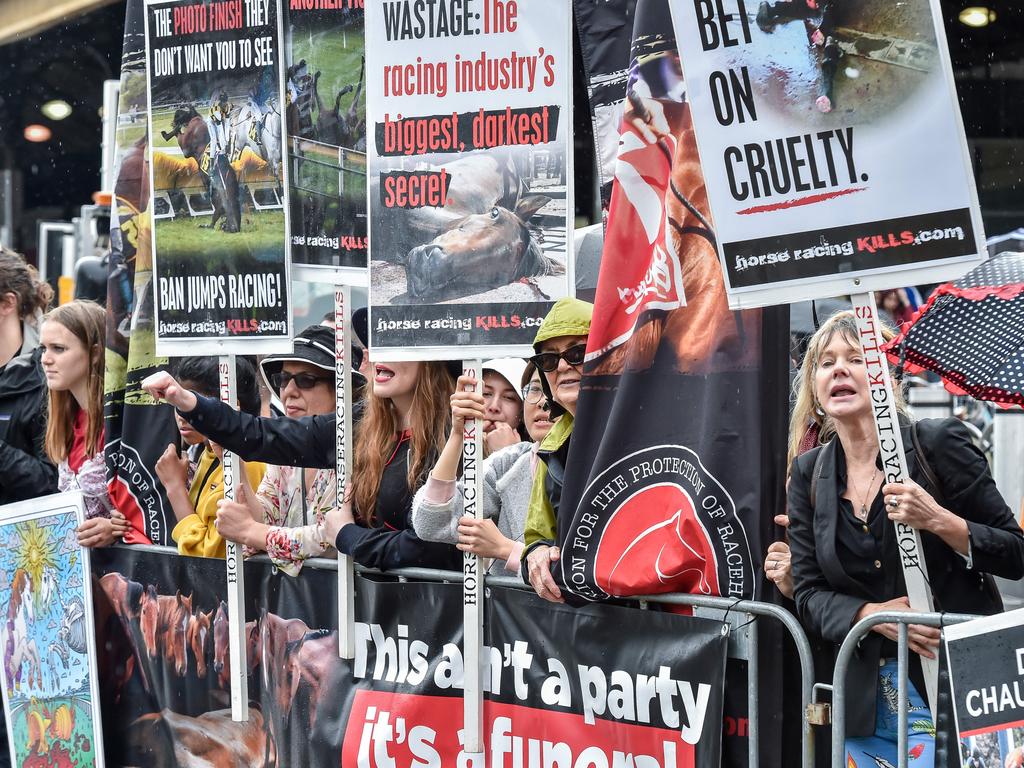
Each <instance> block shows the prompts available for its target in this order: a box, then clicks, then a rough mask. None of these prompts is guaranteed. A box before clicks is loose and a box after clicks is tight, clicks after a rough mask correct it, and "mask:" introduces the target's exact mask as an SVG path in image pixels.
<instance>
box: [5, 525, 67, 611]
mask: <svg viewBox="0 0 1024 768" xmlns="http://www.w3.org/2000/svg"><path fill="white" fill-rule="evenodd" d="M15 530H16V531H17V534H18V541H17V543H16V544H15V553H16V554H15V557H14V562H15V567H16V568H24V569H25V571H27V572H28V575H29V576H31V577H32V584H33V586H34V589H33V590H32V591H33V593H34V597H35V601H36V607H37V608H42V607H43V605H42V603H43V601H44V600H46V598H48V597H52V594H49V593H48V590H45V589H41V587H42V585H43V575H44V574H45V573H46V572H47V571H48V570H51V569H52V570H56V569H57V542H56V541H54V539H53V534H52V533H51V531H50V529H49V528H44V527H43V526H41V525H39V523H38V522H37V521H35V520H28V521H26V522H24V523H21V524H19V525H18V526H17V527H16V529H15ZM51 572H52V571H51Z"/></svg>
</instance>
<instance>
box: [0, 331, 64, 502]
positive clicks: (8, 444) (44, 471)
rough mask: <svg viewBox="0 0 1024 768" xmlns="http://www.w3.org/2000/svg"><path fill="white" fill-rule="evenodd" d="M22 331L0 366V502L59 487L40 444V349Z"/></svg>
mask: <svg viewBox="0 0 1024 768" xmlns="http://www.w3.org/2000/svg"><path fill="white" fill-rule="evenodd" d="M29 333H30V332H29V331H28V330H26V331H24V335H25V337H26V340H25V344H24V345H23V346H22V350H21V352H19V353H18V355H16V356H15V357H14V358H12V359H11V360H10V361H9V362H8V363H7V365H5V366H4V367H3V369H0V504H10V503H11V502H15V501H22V500H24V499H32V498H35V497H36V496H45V495H46V494H48V493H56V492H57V468H56V467H55V466H54V465H53V464H52V463H51V462H50V459H49V458H48V457H47V455H46V449H45V448H44V445H43V443H44V440H45V437H46V397H47V389H46V378H45V377H44V376H43V369H42V366H41V365H40V363H39V360H40V358H41V357H42V350H41V349H39V348H38V347H35V346H34V342H35V337H34V335H33V336H32V337H31V338H29Z"/></svg>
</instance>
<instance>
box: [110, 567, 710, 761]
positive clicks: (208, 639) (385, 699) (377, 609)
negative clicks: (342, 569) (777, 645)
mask: <svg viewBox="0 0 1024 768" xmlns="http://www.w3.org/2000/svg"><path fill="white" fill-rule="evenodd" d="M93 567H94V574H95V578H96V581H95V582H94V585H93V589H94V593H95V595H96V600H95V602H96V626H97V642H98V644H99V647H101V648H106V649H107V650H106V652H105V653H104V654H102V656H103V658H102V659H101V663H100V678H101V690H102V698H103V702H102V703H103V716H104V720H103V722H104V741H105V743H106V744H107V745H108V753H107V762H108V764H111V765H154V766H163V765H174V764H179V765H182V764H191V763H190V762H189V761H190V760H192V759H197V760H198V759H199V758H200V757H202V758H203V759H205V760H208V761H209V764H212V765H226V764H234V763H225V762H220V760H221V758H224V759H227V758H228V757H229V756H232V755H233V756H236V758H237V756H239V755H242V756H245V758H246V760H247V761H248V763H247V764H249V765H262V766H266V765H269V764H271V763H274V764H276V765H277V766H289V765H290V766H296V767H298V766H303V767H304V766H332V767H336V766H338V765H342V766H352V767H353V768H354V767H355V766H361V767H362V768H417V767H419V768H422V767H423V766H438V767H439V766H442V765H443V766H460V767H464V768H485V766H487V767H488V768H502V766H505V767H506V768H511V766H522V768H543V766H559V768H572V767H573V766H581V768H582V766H594V767H595V768H612V767H613V766H626V765H633V766H637V767H638V768H655V766H657V767H658V768H684V767H685V768H717V766H718V765H719V764H720V759H719V758H720V747H721V735H722V696H723V684H724V680H725V656H726V642H727V634H726V633H725V632H723V629H724V627H723V625H722V624H721V623H720V622H716V621H712V620H709V619H699V618H692V617H685V616H678V615H674V614H669V613H659V612H656V611H640V610H635V609H630V608H620V607H613V606H606V605H591V606H587V607H584V608H582V609H580V610H574V609H572V608H569V607H566V606H549V605H548V604H546V603H545V604H541V602H540V600H539V598H537V597H536V596H534V595H532V594H530V593H526V592H518V591H513V590H502V589H491V590H490V594H489V598H488V601H487V617H486V628H487V630H486V635H485V648H484V650H483V653H482V654H481V659H482V663H483V665H484V674H483V680H484V686H485V696H486V702H485V707H484V742H485V747H486V750H487V754H486V758H485V759H482V756H474V755H468V754H466V753H464V752H463V751H462V744H463V733H462V722H463V715H462V709H463V700H462V688H461V686H462V679H463V655H462V648H461V645H462V599H461V585H459V584H454V583H453V584H440V583H422V582H404V583H398V582H395V581H390V580H388V581H378V580H371V579H369V578H358V579H357V583H356V656H355V658H354V659H353V660H352V661H343V660H341V659H339V658H338V653H337V651H338V637H337V631H336V629H334V621H335V619H334V610H333V606H334V605H335V604H336V600H335V599H334V597H333V596H334V594H335V590H336V585H337V577H336V574H335V573H334V572H333V571H328V570H318V569H314V568H311V567H310V566H308V565H307V566H306V567H305V568H304V569H303V571H302V573H301V574H300V576H299V577H298V578H290V577H286V576H283V575H281V574H278V573H276V572H275V570H274V569H273V568H272V567H271V566H270V564H269V563H267V562H265V561H264V562H263V563H252V562H250V563H249V564H247V566H246V568H245V578H246V597H247V605H246V618H247V619H248V621H247V623H246V638H247V642H246V657H247V663H248V670H249V696H250V702H249V721H248V722H247V723H234V722H232V721H231V711H230V708H229V706H228V692H229V690H230V661H229V653H228V647H227V622H228V616H227V606H226V604H225V602H224V597H225V580H224V577H223V569H224V565H223V562H222V561H220V560H214V559H201V558H187V557H179V556H176V555H173V554H169V553H167V554H165V553H163V552H153V551H147V550H144V549H141V548H120V549H115V550H106V551H103V550H100V551H97V552H95V553H94V555H93ZM236 758H233V759H236Z"/></svg>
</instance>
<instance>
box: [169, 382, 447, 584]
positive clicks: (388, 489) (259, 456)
mask: <svg viewBox="0 0 1024 768" xmlns="http://www.w3.org/2000/svg"><path fill="white" fill-rule="evenodd" d="M196 399H197V401H198V402H197V405H196V407H195V409H194V410H192V411H190V412H189V413H182V414H181V415H182V417H183V418H185V419H187V420H188V422H189V423H190V424H191V425H192V426H193V427H195V428H196V430H198V431H199V432H201V433H202V434H204V435H206V436H207V437H209V438H210V439H212V440H214V441H215V442H217V443H220V444H221V445H222V446H224V448H225V449H227V450H229V451H231V452H232V453H236V454H238V455H239V456H240V457H242V459H244V460H251V461H262V462H265V463H267V464H279V465H284V466H291V467H315V468H319V469H334V468H335V450H334V447H335V431H334V416H333V415H330V416H305V417H303V418H301V419H273V418H261V417H258V416H250V415H249V414H247V413H242V412H241V411H236V410H235V409H233V408H231V407H229V406H227V405H225V404H224V403H222V402H221V401H220V400H215V399H213V398H209V397H203V396H202V395H199V394H196ZM409 442H410V441H409V440H408V439H400V440H399V444H398V446H397V447H396V450H395V453H394V455H393V456H392V457H391V460H390V461H389V462H388V463H387V465H386V466H385V467H384V471H383V473H382V476H381V483H380V489H379V491H378V493H377V504H376V507H375V508H374V510H373V521H372V525H371V527H363V526H361V525H346V526H345V527H344V528H342V529H341V531H340V532H339V533H338V537H337V540H336V541H335V546H336V548H337V549H338V551H339V552H342V553H344V554H347V555H351V556H352V557H353V558H354V559H355V561H356V562H357V563H359V564H360V565H364V566H366V567H368V568H381V569H388V568H412V567H415V568H439V569H442V570H448V571H453V570H455V571H457V570H461V569H462V553H461V552H459V551H458V550H457V549H455V547H453V546H452V545H450V544H439V543H436V542H430V541H423V540H422V539H420V538H419V537H418V536H417V535H416V532H415V531H414V530H413V527H412V498H413V495H414V493H415V491H416V489H415V488H411V489H410V488H409V486H408V484H407V481H406V477H407V476H406V472H407V469H408V461H409V456H408V455H409ZM432 463H433V462H430V461H428V462H426V466H430V465H432ZM421 481H422V479H421Z"/></svg>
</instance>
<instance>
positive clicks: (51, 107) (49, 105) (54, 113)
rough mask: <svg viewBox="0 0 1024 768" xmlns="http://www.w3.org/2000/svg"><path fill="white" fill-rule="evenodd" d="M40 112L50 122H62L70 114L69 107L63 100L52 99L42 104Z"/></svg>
mask: <svg viewBox="0 0 1024 768" xmlns="http://www.w3.org/2000/svg"><path fill="white" fill-rule="evenodd" d="M42 112H43V114H44V115H46V116H47V117H48V118H50V119H51V120H63V119H64V118H65V117H67V116H68V115H70V114H71V105H70V104H68V103H67V102H66V101H64V99H53V100H52V101H48V102H46V103H45V104H43V107H42Z"/></svg>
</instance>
